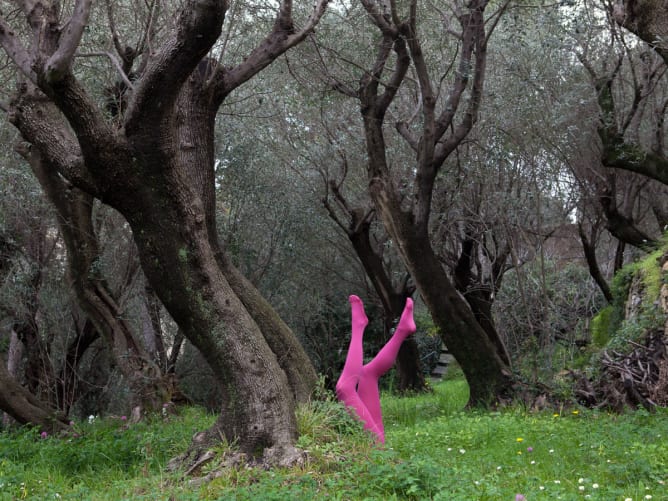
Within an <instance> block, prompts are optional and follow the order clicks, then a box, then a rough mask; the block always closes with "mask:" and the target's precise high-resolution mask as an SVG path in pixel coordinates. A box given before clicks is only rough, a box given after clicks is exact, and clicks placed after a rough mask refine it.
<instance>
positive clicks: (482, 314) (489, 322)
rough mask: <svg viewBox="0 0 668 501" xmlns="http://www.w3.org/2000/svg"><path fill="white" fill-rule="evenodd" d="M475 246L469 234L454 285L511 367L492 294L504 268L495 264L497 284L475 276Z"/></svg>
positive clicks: (493, 272) (494, 271)
mask: <svg viewBox="0 0 668 501" xmlns="http://www.w3.org/2000/svg"><path fill="white" fill-rule="evenodd" d="M474 249H475V239H474V238H472V237H471V236H470V235H468V234H467V236H466V237H465V238H464V239H463V241H462V250H461V254H460V255H459V259H458V260H457V265H456V266H455V268H454V273H453V275H454V285H455V287H456V288H457V290H458V291H459V292H460V293H461V294H462V295H463V296H464V299H466V302H467V303H468V304H469V306H470V307H471V311H472V312H473V316H475V319H476V320H477V322H478V323H479V324H480V327H482V328H483V330H484V331H485V333H486V334H487V337H488V338H489V340H490V341H491V342H492V344H493V345H494V346H495V348H496V352H497V353H498V354H499V357H501V360H502V361H503V363H504V364H505V365H506V366H508V367H510V366H511V360H510V354H509V353H508V349H507V348H506V345H505V343H504V342H503V340H502V339H501V336H499V332H498V331H497V330H496V325H495V324H494V317H493V315H492V304H493V299H492V298H493V296H494V293H496V291H497V290H498V284H500V281H501V277H502V274H501V270H500V267H498V266H492V268H493V271H492V278H491V282H492V283H494V284H495V285H494V286H492V285H489V284H485V283H484V282H483V281H482V279H481V278H478V279H477V280H476V279H475V278H474V276H473V270H472V267H473V262H474V259H473V253H474ZM503 261H505V257H504V258H503V259H501V258H499V262H503ZM495 287H497V288H495Z"/></svg>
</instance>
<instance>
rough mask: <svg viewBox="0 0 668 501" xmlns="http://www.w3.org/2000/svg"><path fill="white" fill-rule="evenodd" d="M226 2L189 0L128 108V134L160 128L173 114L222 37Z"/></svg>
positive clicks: (139, 83) (153, 59)
mask: <svg viewBox="0 0 668 501" xmlns="http://www.w3.org/2000/svg"><path fill="white" fill-rule="evenodd" d="M226 10H227V2H226V1H225V0H199V1H198V0H189V1H188V2H186V5H184V7H183V10H182V11H181V13H180V14H179V17H178V20H177V23H176V30H175V32H174V33H173V35H172V36H171V38H170V39H168V40H166V41H165V43H164V44H163V46H162V48H161V50H160V51H158V52H157V53H156V54H155V56H154V57H153V58H152V60H151V61H150V62H149V63H148V65H147V67H146V70H145V72H144V74H143V75H142V78H141V79H140V80H139V81H138V84H137V86H136V89H135V92H134V93H133V94H132V99H131V101H130V103H129V104H128V110H127V113H126V119H125V130H126V133H127V134H128V136H131V135H133V134H134V133H136V132H137V131H138V130H140V129H142V128H143V130H148V129H150V128H151V127H155V128H157V127H159V126H160V122H162V121H163V119H165V118H166V117H168V116H171V113H172V112H173V104H174V102H175V101H176V99H177V97H178V95H179V93H180V91H181V87H182V86H183V83H184V82H185V81H186V79H187V78H188V76H189V75H190V74H191V73H192V71H193V70H194V69H195V67H196V66H197V64H198V63H199V62H200V60H201V59H202V58H203V57H204V56H205V55H206V53H207V51H208V50H209V49H210V48H211V47H212V46H213V44H214V43H215V41H216V39H217V38H218V36H219V35H220V33H221V30H222V24H223V20H224V18H225V11H226Z"/></svg>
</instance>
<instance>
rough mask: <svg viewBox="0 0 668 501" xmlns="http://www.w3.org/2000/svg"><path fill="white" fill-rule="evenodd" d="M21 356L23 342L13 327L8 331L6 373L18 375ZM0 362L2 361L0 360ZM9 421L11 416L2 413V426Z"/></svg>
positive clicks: (14, 376)
mask: <svg viewBox="0 0 668 501" xmlns="http://www.w3.org/2000/svg"><path fill="white" fill-rule="evenodd" d="M22 358H23V344H22V343H21V341H19V337H18V336H17V335H16V332H15V331H14V329H12V330H11V332H10V333H9V349H8V350H7V373H8V374H9V375H10V376H11V377H12V378H14V379H16V377H17V376H18V373H19V366H20V365H21V359H22ZM0 363H2V362H1V361H0ZM11 422H12V417H11V416H10V415H9V414H7V413H3V415H2V424H3V426H9V425H10V424H11Z"/></svg>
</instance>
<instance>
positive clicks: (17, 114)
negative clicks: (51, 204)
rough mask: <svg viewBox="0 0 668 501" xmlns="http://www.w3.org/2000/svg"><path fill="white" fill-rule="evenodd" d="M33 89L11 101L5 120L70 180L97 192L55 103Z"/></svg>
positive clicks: (76, 143)
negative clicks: (9, 110) (11, 105)
mask: <svg viewBox="0 0 668 501" xmlns="http://www.w3.org/2000/svg"><path fill="white" fill-rule="evenodd" d="M37 92H38V91H37V90H36V89H35V90H34V92H32V93H24V94H22V95H21V96H20V97H19V99H18V100H17V101H16V102H15V103H13V108H12V111H11V113H10V115H9V121H10V122H11V123H12V124H13V125H14V126H15V127H16V128H17V129H18V130H19V132H21V135H22V136H23V138H24V139H25V140H26V141H28V142H29V143H30V144H31V145H32V147H33V148H37V149H38V151H39V152H40V154H41V155H42V156H44V157H45V158H47V159H48V161H49V163H50V164H52V165H55V166H57V168H58V171H59V172H60V173H62V175H63V176H65V177H66V178H67V179H68V180H69V181H70V182H72V183H73V184H75V185H76V186H78V187H79V188H81V189H82V190H85V191H88V192H89V193H91V194H94V195H95V194H99V189H98V186H97V184H96V182H95V180H94V179H93V177H92V176H91V174H90V172H89V171H88V169H87V168H86V165H85V162H84V159H83V154H82V152H81V148H80V146H79V143H78V141H77V140H76V138H74V137H73V136H72V134H71V133H70V129H69V128H68V126H67V124H66V123H65V121H64V120H63V119H62V115H60V113H59V112H58V110H57V109H56V108H55V106H53V104H51V103H49V101H48V100H47V99H46V98H45V97H44V96H42V97H41V98H40V96H39V95H37V94H36V93H37Z"/></svg>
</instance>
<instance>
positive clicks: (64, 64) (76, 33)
mask: <svg viewBox="0 0 668 501" xmlns="http://www.w3.org/2000/svg"><path fill="white" fill-rule="evenodd" d="M91 4H92V0H77V1H76V3H75V4H74V11H73V12H72V16H71V17H70V19H69V21H68V22H67V27H66V28H65V31H64V32H61V34H60V37H59V39H58V48H57V49H56V51H55V52H54V53H53V54H52V55H51V57H50V58H49V60H48V61H47V62H46V65H45V67H44V72H45V77H46V81H47V82H48V83H49V84H52V83H53V82H56V81H59V80H61V79H62V78H63V77H64V76H65V75H66V74H67V73H69V72H70V67H71V66H72V60H73V58H74V53H75V52H76V50H77V48H78V47H79V44H80V43H81V37H82V36H83V32H84V28H85V27H86V25H87V24H88V16H89V15H90V8H91Z"/></svg>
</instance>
